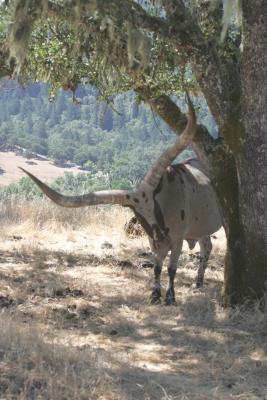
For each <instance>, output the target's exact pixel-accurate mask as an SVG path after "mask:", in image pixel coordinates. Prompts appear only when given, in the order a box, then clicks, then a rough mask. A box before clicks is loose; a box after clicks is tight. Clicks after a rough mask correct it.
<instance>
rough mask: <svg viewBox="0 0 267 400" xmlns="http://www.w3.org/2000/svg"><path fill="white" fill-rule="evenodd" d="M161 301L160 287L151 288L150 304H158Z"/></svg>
mask: <svg viewBox="0 0 267 400" xmlns="http://www.w3.org/2000/svg"><path fill="white" fill-rule="evenodd" d="M160 302H161V291H160V289H153V292H152V294H151V297H150V304H159V303H160Z"/></svg>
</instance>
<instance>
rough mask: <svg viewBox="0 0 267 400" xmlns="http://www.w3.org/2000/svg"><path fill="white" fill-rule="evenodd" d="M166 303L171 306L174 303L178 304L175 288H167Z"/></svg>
mask: <svg viewBox="0 0 267 400" xmlns="http://www.w3.org/2000/svg"><path fill="white" fill-rule="evenodd" d="M165 304H166V306H171V305H173V304H176V303H175V296H174V291H173V290H170V289H169V290H167V293H166V298H165Z"/></svg>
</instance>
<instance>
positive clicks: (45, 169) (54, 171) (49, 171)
mask: <svg viewBox="0 0 267 400" xmlns="http://www.w3.org/2000/svg"><path fill="white" fill-rule="evenodd" d="M18 167H22V168H25V169H27V170H29V171H30V172H32V173H33V174H35V175H38V177H39V178H40V179H42V180H45V181H47V182H49V181H51V180H54V179H56V178H57V177H58V176H61V175H63V174H64V172H74V173H77V172H84V171H82V170H80V169H79V168H78V167H72V168H63V167H58V166H56V165H54V164H53V163H52V162H51V161H49V160H37V159H32V160H27V159H26V158H25V157H22V156H20V155H16V153H14V152H11V151H7V152H1V151H0V186H6V185H9V184H10V183H14V182H18V181H19V180H20V179H21V178H22V177H25V174H24V173H23V172H22V171H21V170H20V169H19V168H18Z"/></svg>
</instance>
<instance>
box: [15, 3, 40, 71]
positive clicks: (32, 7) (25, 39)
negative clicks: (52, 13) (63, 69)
mask: <svg viewBox="0 0 267 400" xmlns="http://www.w3.org/2000/svg"><path fill="white" fill-rule="evenodd" d="M46 10H47V0H18V1H17V2H16V4H15V7H14V15H13V18H12V23H11V25H10V29H9V35H8V43H7V45H8V48H9V62H10V63H11V62H12V63H14V62H15V64H16V67H15V71H14V72H15V74H19V72H20V69H21V67H22V65H23V62H24V60H25V57H26V55H27V50H28V46H29V41H30V37H31V33H32V30H33V25H34V22H35V20H36V19H37V18H38V17H39V16H40V15H41V14H42V13H44V12H46Z"/></svg>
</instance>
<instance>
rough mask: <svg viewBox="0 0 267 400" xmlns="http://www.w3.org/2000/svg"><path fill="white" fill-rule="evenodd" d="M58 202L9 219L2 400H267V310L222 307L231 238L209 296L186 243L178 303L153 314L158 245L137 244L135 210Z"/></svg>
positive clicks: (210, 275) (1, 270) (0, 347)
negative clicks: (152, 265) (129, 227)
mask: <svg viewBox="0 0 267 400" xmlns="http://www.w3.org/2000/svg"><path fill="white" fill-rule="evenodd" d="M49 204H50V203H49ZM46 205H47V202H45V201H40V202H39V203H38V206H37V204H36V203H34V202H33V203H29V204H27V205H26V203H25V204H24V206H23V204H22V205H21V208H20V207H19V206H17V210H16V211H14V213H13V214H12V210H11V209H9V212H8V213H5V215H6V217H5V216H4V215H2V218H1V223H2V227H3V228H2V231H1V234H0V241H1V250H0V312H1V322H0V325H1V326H0V329H1V336H0V398H3V399H57V400H61V399H62V400H63V399H78V400H79V399H90V400H91V399H102V400H106V399H107V400H109V399H120V400H121V399H123V400H126V399H127V400H130V399H131V400H136V399H138V400H139V399H140V400H149V399H151V400H160V399H164V400H210V399H218V400H219V399H220V400H226V399H236V400H237V399H238V400H240V399H241V400H256V399H257V400H258V399H266V398H267V381H266V376H267V357H266V332H267V318H266V316H267V313H266V312H264V311H261V310H260V309H259V308H258V307H257V306H255V309H254V310H253V311H250V312H248V311H242V310H239V309H235V310H224V309H222V308H221V307H220V304H219V298H220V290H221V288H222V280H223V256H224V251H225V242H224V234H223V232H222V231H219V232H218V233H216V238H214V239H213V244H214V249H213V252H212V255H211V259H210V262H209V268H208V270H207V274H206V280H205V285H204V288H203V289H202V290H196V289H194V290H193V289H191V284H192V283H193V282H194V278H195V274H196V270H197V255H198V253H197V252H198V249H196V250H195V251H194V252H190V251H189V250H188V248H187V247H186V246H185V247H184V249H183V253H182V256H181V260H180V267H179V269H178V273H177V278H176V299H177V304H176V305H175V306H170V307H167V306H165V305H163V304H162V305H157V306H151V305H150V304H149V301H148V298H149V294H150V286H151V283H152V276H153V271H152V270H151V269H149V268H140V267H139V266H140V261H142V260H143V259H145V258H146V253H147V252H148V251H149V248H148V243H147V239H146V238H145V237H142V238H139V239H134V240H131V239H129V238H127V237H126V236H125V234H124V230H123V227H124V224H125V222H126V221H127V220H128V218H129V216H130V214H129V213H127V212H125V211H124V210H122V209H119V208H112V209H110V208H106V209H105V208H104V209H97V208H92V209H83V214H82V213H80V211H78V210H74V211H73V212H72V211H71V212H70V211H69V210H63V211H62V210H61V209H60V211H58V209H57V208H56V207H52V206H50V207H49V209H47V206H46ZM36 207H38V213H37V210H36ZM24 208H27V210H25V209H24ZM23 209H24V211H23ZM2 210H3V209H2ZM42 211H43V213H42ZM61 212H62V213H61ZM66 212H67V214H64V213H66ZM37 214H38V215H39V216H40V217H39V222H38V219H37V218H36V215H37ZM41 215H43V218H42V217H41ZM75 221H76V222H75ZM103 243H109V244H110V246H107V245H104V246H103ZM138 254H139V256H138ZM166 283H167V275H166V268H165V270H164V274H163V285H165V284H166ZM163 291H164V287H163Z"/></svg>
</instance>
